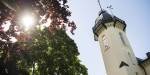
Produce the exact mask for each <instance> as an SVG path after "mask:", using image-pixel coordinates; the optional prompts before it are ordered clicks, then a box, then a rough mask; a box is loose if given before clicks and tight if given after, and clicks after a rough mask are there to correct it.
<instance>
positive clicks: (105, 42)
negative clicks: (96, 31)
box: [102, 35, 110, 49]
mask: <svg viewBox="0 0 150 75" xmlns="http://www.w3.org/2000/svg"><path fill="white" fill-rule="evenodd" d="M102 41H103V44H104V47H105V49H108V48H110V46H109V42H108V38H107V37H106V36H105V35H104V36H103V37H102Z"/></svg>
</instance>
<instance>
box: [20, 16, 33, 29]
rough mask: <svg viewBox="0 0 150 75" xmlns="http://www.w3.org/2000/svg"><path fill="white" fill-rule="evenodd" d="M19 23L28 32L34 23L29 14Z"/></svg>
mask: <svg viewBox="0 0 150 75" xmlns="http://www.w3.org/2000/svg"><path fill="white" fill-rule="evenodd" d="M21 23H22V25H23V27H24V28H25V30H28V29H29V28H30V27H31V26H32V25H33V24H34V23H35V19H34V16H33V15H30V14H26V15H23V16H22V19H21Z"/></svg>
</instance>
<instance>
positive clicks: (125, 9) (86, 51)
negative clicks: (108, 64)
mask: <svg viewBox="0 0 150 75" xmlns="http://www.w3.org/2000/svg"><path fill="white" fill-rule="evenodd" d="M68 1H69V2H68V5H69V6H70V11H71V12H72V16H71V19H72V20H74V21H75V22H76V25H77V29H76V31H75V35H70V37H71V38H72V39H74V40H75V42H76V44H77V46H78V49H79V52H80V56H79V58H80V60H81V63H82V64H84V65H85V66H86V67H87V68H88V73H89V75H106V71H105V67H104V63H103V59H102V55H101V49H100V46H99V43H98V41H94V35H93V31H92V27H93V26H94V24H95V19H96V18H97V17H98V12H99V11H100V8H99V5H98V3H97V0H68ZM100 1H101V5H102V7H103V9H105V10H107V11H108V12H110V10H109V9H107V6H109V5H112V7H113V10H112V12H113V14H114V15H115V16H117V17H119V18H120V19H122V20H124V21H125V22H126V24H127V28H126V34H127V37H128V40H129V41H130V44H131V46H132V48H133V51H134V53H135V55H136V56H137V57H139V58H142V59H145V58H146V55H145V53H147V52H148V51H150V39H149V38H150V14H149V13H150V4H149V3H150V0H100Z"/></svg>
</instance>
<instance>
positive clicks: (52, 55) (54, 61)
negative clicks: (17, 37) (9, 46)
mask: <svg viewBox="0 0 150 75" xmlns="http://www.w3.org/2000/svg"><path fill="white" fill-rule="evenodd" d="M26 46H27V47H28V51H26V53H25V52H23V53H22V54H21V56H24V57H21V56H20V57H21V58H20V60H19V63H18V65H19V64H21V65H20V66H19V67H20V68H19V69H25V70H26V71H27V72H29V73H30V74H34V75H87V68H86V67H85V66H84V65H82V64H80V60H79V59H78V55H79V52H78V49H77V46H76V44H75V43H74V41H73V40H72V39H71V38H70V37H69V36H68V35H67V34H66V32H65V31H64V30H57V31H55V33H54V34H50V33H49V31H48V29H47V28H46V29H44V30H42V31H41V30H37V31H35V32H34V33H32V41H31V40H30V41H29V42H28V43H26ZM24 53H25V54H24ZM29 56H30V57H29ZM22 59H24V60H25V61H23V60H22Z"/></svg>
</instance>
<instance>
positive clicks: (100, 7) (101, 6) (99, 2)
mask: <svg viewBox="0 0 150 75" xmlns="http://www.w3.org/2000/svg"><path fill="white" fill-rule="evenodd" d="M98 4H99V7H100V9H101V11H103V9H102V6H101V3H100V0H98Z"/></svg>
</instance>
